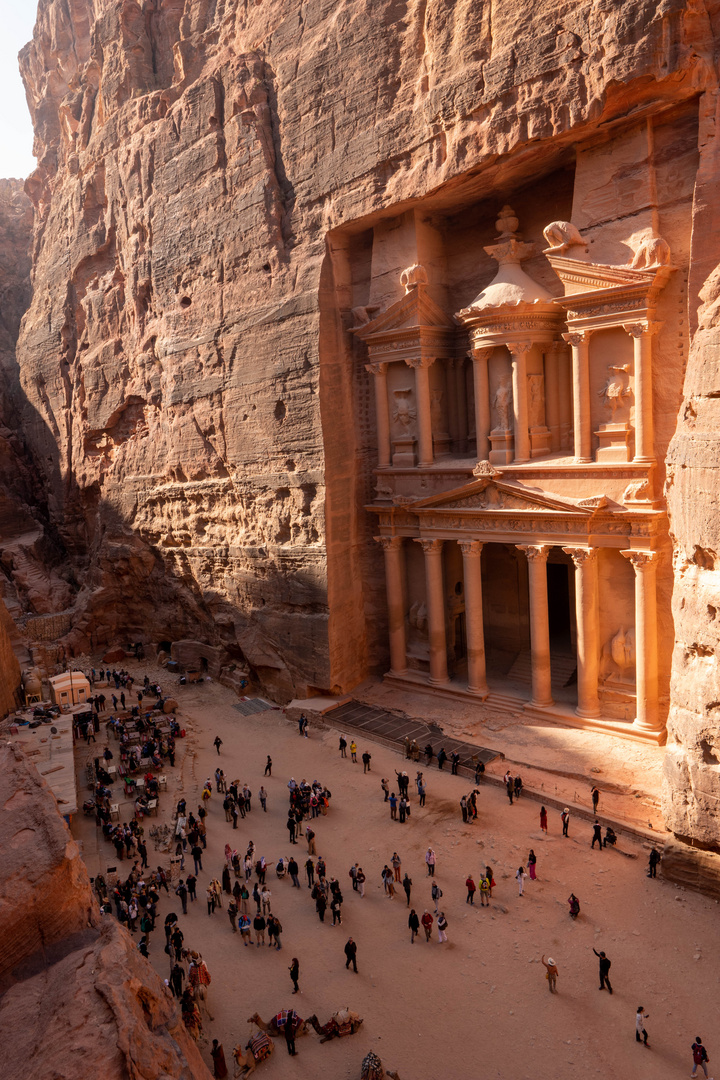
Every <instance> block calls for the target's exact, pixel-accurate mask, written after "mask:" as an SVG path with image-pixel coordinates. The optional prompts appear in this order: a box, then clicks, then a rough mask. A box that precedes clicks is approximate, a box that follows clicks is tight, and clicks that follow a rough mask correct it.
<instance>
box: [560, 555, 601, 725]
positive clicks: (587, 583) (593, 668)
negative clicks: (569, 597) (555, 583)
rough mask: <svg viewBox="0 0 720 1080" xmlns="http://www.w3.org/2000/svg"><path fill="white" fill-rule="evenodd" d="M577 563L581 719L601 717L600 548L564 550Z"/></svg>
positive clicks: (576, 587) (578, 682) (576, 602)
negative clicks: (598, 563) (598, 564)
mask: <svg viewBox="0 0 720 1080" xmlns="http://www.w3.org/2000/svg"><path fill="white" fill-rule="evenodd" d="M563 551H564V552H565V553H566V555H570V556H571V557H572V561H573V562H574V563H575V616H576V622H577V666H578V681H577V685H578V703H577V709H576V710H575V711H576V713H577V714H578V716H586V717H588V718H592V717H595V716H599V715H600V702H599V700H598V674H599V663H600V649H599V637H600V628H599V620H598V570H597V548H563Z"/></svg>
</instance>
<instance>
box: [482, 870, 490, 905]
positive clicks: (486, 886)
mask: <svg viewBox="0 0 720 1080" xmlns="http://www.w3.org/2000/svg"><path fill="white" fill-rule="evenodd" d="M480 907H490V882H489V881H488V879H487V878H486V877H485V876H484V875H483V876H482V877H481V878H480Z"/></svg>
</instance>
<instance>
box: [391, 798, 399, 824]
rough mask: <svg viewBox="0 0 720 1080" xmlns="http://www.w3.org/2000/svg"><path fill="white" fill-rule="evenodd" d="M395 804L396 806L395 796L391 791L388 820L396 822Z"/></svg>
mask: <svg viewBox="0 0 720 1080" xmlns="http://www.w3.org/2000/svg"><path fill="white" fill-rule="evenodd" d="M397 804H398V800H397V795H396V794H395V792H394V791H393V792H392V794H391V796H390V820H391V821H397Z"/></svg>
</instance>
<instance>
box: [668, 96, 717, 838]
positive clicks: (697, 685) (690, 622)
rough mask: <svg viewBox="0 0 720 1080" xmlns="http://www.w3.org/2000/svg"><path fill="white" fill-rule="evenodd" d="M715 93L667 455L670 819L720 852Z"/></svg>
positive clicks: (710, 99) (708, 108)
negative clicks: (686, 353)
mask: <svg viewBox="0 0 720 1080" xmlns="http://www.w3.org/2000/svg"><path fill="white" fill-rule="evenodd" d="M719 122H720V102H719V99H718V95H717V93H707V94H706V95H705V96H704V99H703V103H702V109H701V130H700V140H699V141H700V148H701V159H700V160H701V165H700V169H699V171H698V178H697V184H696V192H695V210H694V226H693V244H692V264H691V267H692V269H691V282H690V290H689V291H690V296H691V299H692V298H697V300H698V301H699V307H697V308H696V309H693V307H692V306H691V311H690V316H691V325H693V324H694V325H693V329H694V331H695V333H694V337H693V344H692V348H691V351H690V357H689V360H688V367H687V373H686V379H685V391H684V394H685V400H684V402H683V407H682V409H681V411H680V417H679V421H678V427H677V431H676V434H675V437H674V439H673V442H672V444H671V447H670V452H669V455H668V479H667V497H668V505H669V511H670V515H671V527H672V531H673V541H674V548H675V559H674V571H675V589H674V595H673V616H674V620H675V635H676V645H675V652H674V656H673V673H672V684H671V709H670V717H669V722H668V744H667V752H666V757H665V791H664V807H663V808H664V814H665V820H666V823H667V825H668V827H669V828H671V829H672V831H673V832H674V833H676V834H677V835H678V836H680V837H682V838H691V839H692V840H694V841H698V842H699V843H700V844H706V845H709V846H710V847H713V848H715V849H716V850H718V851H720V822H719V820H718V809H717V808H718V800H720V725H719V721H718V717H719V716H720V615H719V613H720V505H719V502H718V490H719V489H720V472H719V471H718V470H719V468H720V458H719V450H720V441H719V438H718V432H719V431H720V405H719V403H718V398H720V374H719V372H720V364H719V361H720V344H719V341H718V312H719V310H720V265H719V264H718V251H719V250H720V206H719V205H718V199H717V177H718V170H719V169H720V146H718V131H719V130H720V129H719V126H718V125H719Z"/></svg>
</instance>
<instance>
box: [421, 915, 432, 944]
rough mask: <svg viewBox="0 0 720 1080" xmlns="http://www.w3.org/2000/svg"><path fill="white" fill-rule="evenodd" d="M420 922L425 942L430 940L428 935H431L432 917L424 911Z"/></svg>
mask: <svg viewBox="0 0 720 1080" xmlns="http://www.w3.org/2000/svg"><path fill="white" fill-rule="evenodd" d="M420 922H421V923H422V924H423V929H424V930H425V940H426V941H429V940H430V935H431V934H432V926H433V917H432V915H431V914H430V912H429V911H427V910H426V911H425V913H424V915H423V917H422V919H421V920H420Z"/></svg>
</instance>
